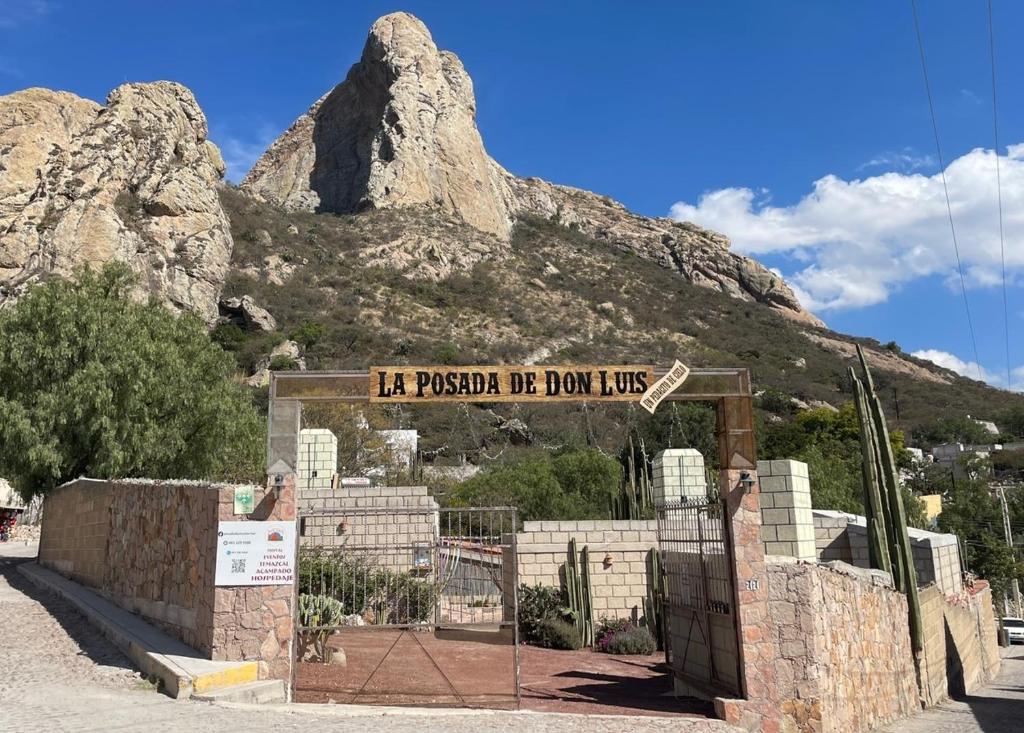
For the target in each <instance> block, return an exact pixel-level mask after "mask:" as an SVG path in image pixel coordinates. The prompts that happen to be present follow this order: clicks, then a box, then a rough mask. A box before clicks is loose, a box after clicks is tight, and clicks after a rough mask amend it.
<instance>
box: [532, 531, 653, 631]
mask: <svg viewBox="0 0 1024 733" xmlns="http://www.w3.org/2000/svg"><path fill="white" fill-rule="evenodd" d="M573 538H575V539H576V546H577V548H578V550H579V551H580V552H582V550H583V547H584V546H587V547H588V548H589V550H588V552H589V555H590V582H591V592H592V594H593V599H594V618H595V619H602V618H629V617H630V616H631V615H632V614H633V613H634V612H635V613H636V614H637V616H638V617H639V616H643V612H644V607H643V602H644V599H645V598H646V597H647V556H648V553H649V552H650V551H651V549H652V548H656V547H657V544H658V526H657V522H655V521H654V520H581V521H550V522H549V521H540V522H524V523H523V531H522V532H519V533H517V535H516V546H517V549H518V559H519V582H520V583H521V584H524V585H528V586H534V585H537V584H540V585H546V586H552V587H555V588H557V587H559V586H561V584H562V573H563V572H564V571H563V566H564V564H565V562H566V559H567V553H568V549H569V540H570V539H573ZM606 556H607V557H609V558H610V559H611V563H610V564H608V565H607V566H606V565H605V562H604V560H605V557H606Z"/></svg>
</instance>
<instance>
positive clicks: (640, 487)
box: [612, 435, 654, 519]
mask: <svg viewBox="0 0 1024 733" xmlns="http://www.w3.org/2000/svg"><path fill="white" fill-rule="evenodd" d="M639 441H640V462H639V466H637V461H636V457H635V455H636V445H635V444H634V442H633V436H632V435H630V436H629V453H627V454H626V480H625V481H624V482H623V484H622V489H621V490H620V491H619V494H618V496H616V497H614V498H612V518H613V519H645V518H647V517H648V516H650V514H651V512H652V511H653V510H654V489H653V486H652V484H651V468H650V464H649V463H648V461H647V447H646V446H645V445H644V439H643V438H639ZM638 468H639V471H638V470H637V469H638ZM638 473H639V480H637V474H638Z"/></svg>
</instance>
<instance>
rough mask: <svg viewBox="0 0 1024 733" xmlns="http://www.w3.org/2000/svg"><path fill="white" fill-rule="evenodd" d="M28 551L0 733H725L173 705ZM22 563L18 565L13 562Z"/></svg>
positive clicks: (9, 560) (10, 624) (532, 716)
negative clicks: (54, 589) (30, 574)
mask: <svg viewBox="0 0 1024 733" xmlns="http://www.w3.org/2000/svg"><path fill="white" fill-rule="evenodd" d="M34 554H35V551H34V547H32V546H28V547H26V546H25V545H15V544H8V545H0V711H2V712H0V730H10V731H19V733H32V732H34V731H38V732H39V733H44V732H45V733H50V732H51V731H76V732H77V731H146V733H153V731H161V733H163V732H164V731H167V732H168V733H173V732H174V731H181V732H182V733H202V732H203V731H218V732H220V733H232V732H233V731H238V732H239V733H243V732H244V733H258V732H259V731H275V733H277V732H287V731H321V730H330V731H351V732H352V733H367V731H371V732H372V733H392V732H394V733H406V732H407V731H410V730H415V731H444V733H485V732H486V731H496V732H497V731H501V733H518V732H520V731H521V732H522V733H527V731H530V732H531V733H532V732H538V733H546V732H548V731H550V732H551V733H566V732H568V733H577V732H579V733H582V732H583V731H595V732H604V731H609V732H611V731H630V733H655V732H656V731H673V732H674V733H728V732H729V731H735V729H734V728H731V727H729V726H727V725H725V724H724V723H722V722H720V721H715V720H689V719H687V720H681V719H679V718H650V717H646V718H638V717H628V716H614V717H613V716H601V717H597V716H593V717H582V716H574V715H559V714H553V713H499V712H494V713H491V712H466V711H447V710H441V711H436V712H435V711H430V712H424V711H410V710H388V711H386V712H382V711H381V710H380V709H370V708H366V707H347V706H340V705H338V706H335V705H290V706H284V705H281V706H269V707H250V706H236V705H213V704H209V703H199V702H190V701H174V700H171V699H170V698H168V697H165V696H164V695H162V694H159V693H156V692H154V691H153V690H152V689H151V688H150V687H149V685H147V684H146V683H145V682H144V681H143V680H141V679H140V678H139V676H138V674H136V673H135V672H134V671H133V670H132V668H131V666H130V665H129V663H128V660H127V659H125V658H124V657H123V656H122V655H121V654H120V653H119V652H118V651H117V650H116V649H115V648H114V647H112V646H111V645H110V644H109V643H108V642H107V641H106V640H105V639H103V638H102V637H101V636H99V634H98V633H97V632H96V631H95V630H94V629H93V627H92V626H91V625H90V624H89V623H88V622H87V621H85V620H84V619H83V618H82V617H81V616H79V615H78V614H77V612H75V611H74V610H73V609H72V608H70V607H69V606H68V605H67V604H65V603H64V602H62V601H61V600H60V599H58V598H56V597H55V596H51V595H48V594H45V593H43V592H41V591H39V590H38V589H37V588H35V587H34V586H32V585H31V584H30V583H28V581H26V580H25V578H24V577H23V576H22V575H21V574H20V573H18V571H17V568H16V564H17V563H18V562H22V561H23V560H22V559H21V558H25V557H31V556H34ZM19 556H20V557H19Z"/></svg>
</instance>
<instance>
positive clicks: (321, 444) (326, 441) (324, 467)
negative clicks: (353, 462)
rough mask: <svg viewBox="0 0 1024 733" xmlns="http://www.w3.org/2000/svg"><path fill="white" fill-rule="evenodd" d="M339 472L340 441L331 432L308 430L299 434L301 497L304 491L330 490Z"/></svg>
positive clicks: (299, 482) (316, 429)
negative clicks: (335, 475) (336, 473)
mask: <svg viewBox="0 0 1024 733" xmlns="http://www.w3.org/2000/svg"><path fill="white" fill-rule="evenodd" d="M337 470H338V439H337V438H336V437H335V436H334V433H332V432H331V431H330V430H324V429H321V428H306V429H305V430H302V431H300V432H299V481H298V488H299V495H300V496H301V495H302V493H303V491H304V490H305V491H316V490H330V488H331V482H332V481H333V480H334V474H335V472H336V471H337Z"/></svg>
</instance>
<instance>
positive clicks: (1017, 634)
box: [1003, 616, 1024, 644]
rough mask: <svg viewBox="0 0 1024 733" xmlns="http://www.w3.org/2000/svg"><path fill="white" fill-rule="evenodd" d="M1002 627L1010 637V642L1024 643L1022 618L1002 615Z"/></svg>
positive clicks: (1023, 622) (1023, 621) (1023, 620)
mask: <svg viewBox="0 0 1024 733" xmlns="http://www.w3.org/2000/svg"><path fill="white" fill-rule="evenodd" d="M1003 628H1004V629H1006V635H1007V636H1008V637H1009V638H1010V643H1011V644H1016V643H1017V642H1021V643H1024V619H1021V618H1014V617H1012V616H1005V617H1003Z"/></svg>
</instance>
